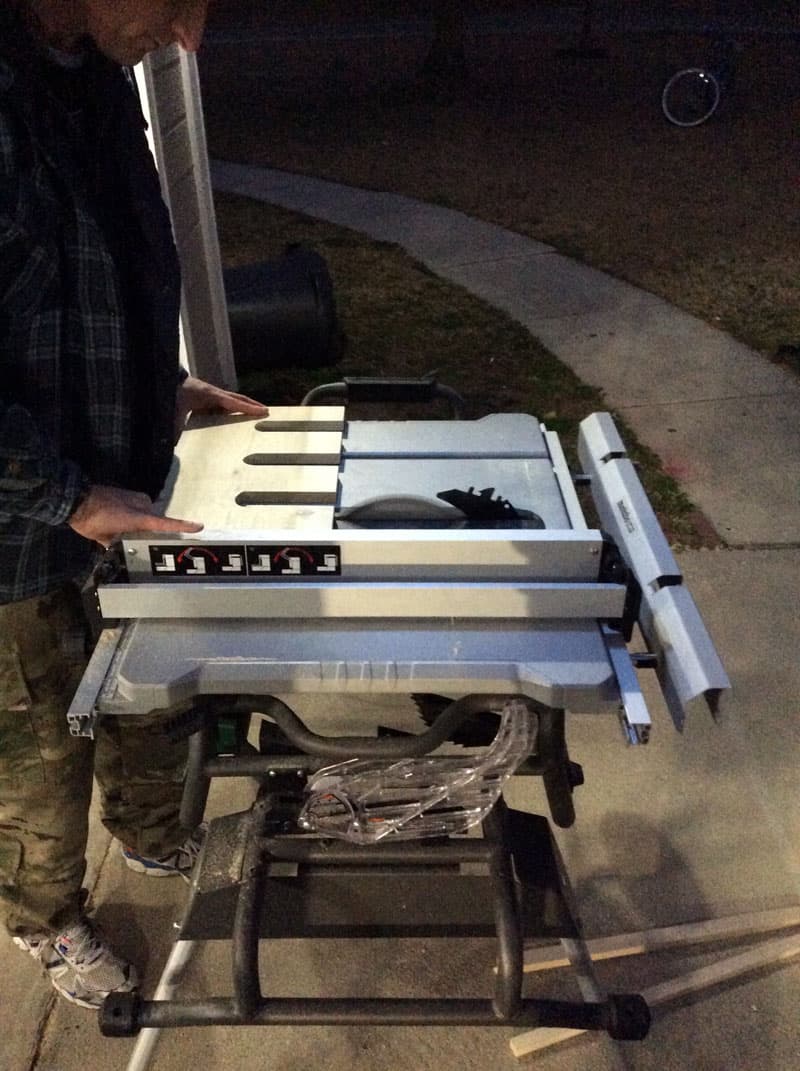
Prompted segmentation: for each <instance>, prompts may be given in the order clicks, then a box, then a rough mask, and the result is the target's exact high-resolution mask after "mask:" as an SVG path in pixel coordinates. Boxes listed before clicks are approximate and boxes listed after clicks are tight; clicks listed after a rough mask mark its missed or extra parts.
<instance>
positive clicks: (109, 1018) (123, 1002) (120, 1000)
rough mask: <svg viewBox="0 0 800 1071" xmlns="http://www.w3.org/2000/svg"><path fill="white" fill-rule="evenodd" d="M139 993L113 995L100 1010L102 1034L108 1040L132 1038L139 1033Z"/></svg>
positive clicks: (108, 997)
mask: <svg viewBox="0 0 800 1071" xmlns="http://www.w3.org/2000/svg"><path fill="white" fill-rule="evenodd" d="M141 1000H142V998H141V997H140V996H139V994H138V993H111V994H110V995H109V996H107V997H106V999H105V1000H104V1001H103V1006H102V1008H101V1009H100V1033H101V1034H103V1036H104V1037H107V1038H132V1037H135V1036H136V1035H137V1034H138V1033H139V1005H140V1004H141Z"/></svg>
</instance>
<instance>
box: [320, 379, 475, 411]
mask: <svg viewBox="0 0 800 1071" xmlns="http://www.w3.org/2000/svg"><path fill="white" fill-rule="evenodd" d="M321 398H337V399H341V400H342V401H343V402H344V403H345V404H348V403H349V402H392V403H401V402H432V401H435V400H436V399H437V398H444V399H445V400H446V401H448V402H449V403H450V408H451V410H452V414H453V417H454V419H456V420H460V419H461V417H462V415H463V412H464V399H463V398H462V397H461V395H460V394H459V393H458V392H457V391H454V390H453V389H452V387H445V386H444V385H443V384H442V383H439V382H438V380H437V379H436V374H435V373H434V372H431V373H430V374H429V375H427V376H422V377H420V378H418V379H414V378H403V377H391V376H387V377H381V376H376V377H372V376H345V377H344V379H343V380H341V382H338V383H322V384H320V386H318V387H314V388H313V390H310V391H309V392H308V394H307V395H306V396H305V398H303V400H302V402H301V403H300V404H301V405H315V404H316V403H318V402H319V401H320V399H321Z"/></svg>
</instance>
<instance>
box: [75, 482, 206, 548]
mask: <svg viewBox="0 0 800 1071" xmlns="http://www.w3.org/2000/svg"><path fill="white" fill-rule="evenodd" d="M67 524H68V525H69V526H70V528H74V529H75V531H76V532H77V533H78V535H82V536H83V537H84V538H85V539H91V540H93V541H94V542H95V543H99V544H100V545H101V546H103V547H108V546H110V545H111V544H112V543H113V542H114V540H115V539H119V537H120V536H121V535H122V534H123V533H124V532H199V531H200V530H201V529H202V527H203V526H202V524H198V523H197V522H196V521H181V520H178V519H177V518H176V517H159V516H158V514H157V513H156V512H155V508H154V506H153V503H152V501H151V500H150V499H149V498H148V496H147V495H145V494H142V493H141V492H139V491H126V490H125V489H124V488H122V487H106V486H104V485H103V484H94V485H93V486H92V487H91V488H90V489H89V493H88V495H87V496H86V498H84V500H83V501H82V502H81V503H80V505H79V506H78V508H77V509H76V510H75V512H74V513H73V514H72V516H71V517H70V518H69V520H68V521H67Z"/></svg>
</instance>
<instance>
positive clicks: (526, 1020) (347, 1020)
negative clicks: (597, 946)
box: [136, 997, 612, 1030]
mask: <svg viewBox="0 0 800 1071" xmlns="http://www.w3.org/2000/svg"><path fill="white" fill-rule="evenodd" d="M611 1014H612V1009H611V1005H610V1003H609V1002H608V1001H604V1002H603V1003H602V1004H594V1003H591V1004H582V1003H578V1002H573V1001H559V1000H523V1001H521V1002H520V1005H519V1008H518V1009H517V1011H516V1013H515V1015H514V1018H513V1019H511V1020H509V1019H503V1018H498V1015H497V1011H496V1009H495V1005H494V1002H493V1001H490V1000H441V999H439V1000H428V999H425V998H419V999H411V998H408V999H396V998H395V999H374V998H372V999H364V998H358V999H350V998H340V999H317V998H302V997H291V998H286V997H272V998H269V999H267V1000H262V1001H260V1002H259V1003H258V1005H257V1007H256V1008H255V1009H254V1011H253V1014H252V1016H249V1017H247V1018H243V1017H242V1015H241V1012H240V1010H239V1009H238V1007H237V1004H236V1001H235V999H230V998H222V997H220V998H214V999H208V1000H198V1001H192V1002H191V1003H188V1004H187V1003H181V1002H179V1001H141V1002H140V1003H139V1005H138V1008H137V1014H136V1020H137V1026H138V1027H139V1028H148V1029H149V1028H152V1027H182V1026H292V1025H304V1026H347V1025H361V1026H448V1025H452V1026H508V1025H509V1023H513V1024H514V1025H518V1026H531V1027H534V1026H555V1027H570V1028H572V1029H576V1030H607V1029H608V1026H609V1023H610V1021H611V1019H610V1017H611Z"/></svg>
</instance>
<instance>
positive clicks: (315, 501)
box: [235, 491, 336, 506]
mask: <svg viewBox="0 0 800 1071" xmlns="http://www.w3.org/2000/svg"><path fill="white" fill-rule="evenodd" d="M235 502H236V505H237V506H281V505H284V506H285V505H294V506H332V505H334V504H335V502H336V492H335V491H240V492H239V494H238V495H237V496H236V499H235Z"/></svg>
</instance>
